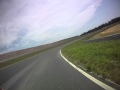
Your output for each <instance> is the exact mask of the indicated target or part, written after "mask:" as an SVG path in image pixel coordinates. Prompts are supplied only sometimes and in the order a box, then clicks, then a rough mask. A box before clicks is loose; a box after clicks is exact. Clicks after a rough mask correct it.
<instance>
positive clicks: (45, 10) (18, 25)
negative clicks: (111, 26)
mask: <svg viewBox="0 0 120 90" xmlns="http://www.w3.org/2000/svg"><path fill="white" fill-rule="evenodd" d="M119 9H120V0H0V54H3V53H7V52H12V51H16V50H20V49H25V48H30V47H34V46H38V45H44V44H48V43H52V42H55V41H58V40H62V39H65V38H69V37H73V36H76V35H80V34H82V33H84V32H86V31H88V30H90V29H93V28H95V27H97V26H99V25H101V24H103V23H106V22H108V21H110V20H111V19H113V18H116V17H119V16H120V10H119Z"/></svg>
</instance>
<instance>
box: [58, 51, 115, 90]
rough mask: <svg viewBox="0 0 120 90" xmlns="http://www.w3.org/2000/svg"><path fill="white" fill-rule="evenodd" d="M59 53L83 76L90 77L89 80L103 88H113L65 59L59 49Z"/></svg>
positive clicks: (108, 89) (109, 89) (106, 89)
mask: <svg viewBox="0 0 120 90" xmlns="http://www.w3.org/2000/svg"><path fill="white" fill-rule="evenodd" d="M60 55H61V56H62V57H63V58H64V60H65V61H66V62H68V63H69V64H70V65H71V66H72V67H73V68H75V69H76V70H77V71H79V72H80V73H82V74H83V75H84V76H86V77H87V78H88V79H90V80H91V81H93V82H94V83H96V84H97V85H99V86H100V87H102V88H104V89H105V90H115V89H114V88H112V87H110V86H108V85H107V84H105V83H103V82H101V81H99V80H97V79H96V78H94V77H92V76H91V75H89V74H87V73H86V72H84V71H83V70H81V69H80V68H78V67H77V66H75V65H74V64H73V63H71V62H70V61H69V60H67V59H66V58H65V57H64V56H63V55H62V53H61V50H60Z"/></svg>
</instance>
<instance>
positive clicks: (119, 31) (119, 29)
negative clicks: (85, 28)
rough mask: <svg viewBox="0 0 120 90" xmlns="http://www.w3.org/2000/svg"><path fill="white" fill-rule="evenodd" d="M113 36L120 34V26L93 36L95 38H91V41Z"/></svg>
mask: <svg viewBox="0 0 120 90" xmlns="http://www.w3.org/2000/svg"><path fill="white" fill-rule="evenodd" d="M113 34H120V24H117V25H115V26H113V27H111V28H108V29H107V30H105V31H102V32H100V33H98V34H96V35H93V36H91V37H89V39H96V38H101V37H104V36H109V35H113Z"/></svg>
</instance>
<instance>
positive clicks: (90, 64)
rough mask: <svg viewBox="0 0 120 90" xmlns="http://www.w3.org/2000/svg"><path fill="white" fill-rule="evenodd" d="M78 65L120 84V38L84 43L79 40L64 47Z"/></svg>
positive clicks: (69, 58) (66, 55) (67, 56)
mask: <svg viewBox="0 0 120 90" xmlns="http://www.w3.org/2000/svg"><path fill="white" fill-rule="evenodd" d="M62 53H63V55H64V56H65V57H66V58H67V59H68V60H70V61H71V62H72V63H74V64H75V65H77V66H79V65H80V66H81V67H84V68H86V69H87V70H88V71H90V72H91V71H92V72H95V73H96V74H98V75H101V76H102V77H103V78H107V79H110V80H112V81H114V82H116V83H118V84H120V40H114V41H105V42H96V43H84V42H82V41H77V42H75V43H73V44H71V45H68V46H66V47H64V48H63V49H62Z"/></svg>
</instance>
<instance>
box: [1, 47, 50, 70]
mask: <svg viewBox="0 0 120 90" xmlns="http://www.w3.org/2000/svg"><path fill="white" fill-rule="evenodd" d="M49 49H51V48H46V49H43V50H40V51H37V52H33V53H30V54H27V55H23V56H20V57H17V58H14V59H11V60H8V61H5V62H2V63H0V68H3V67H6V66H8V65H10V64H14V63H16V62H19V61H23V60H25V59H27V58H29V57H32V56H34V55H37V54H39V53H42V52H44V51H47V50H49Z"/></svg>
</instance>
